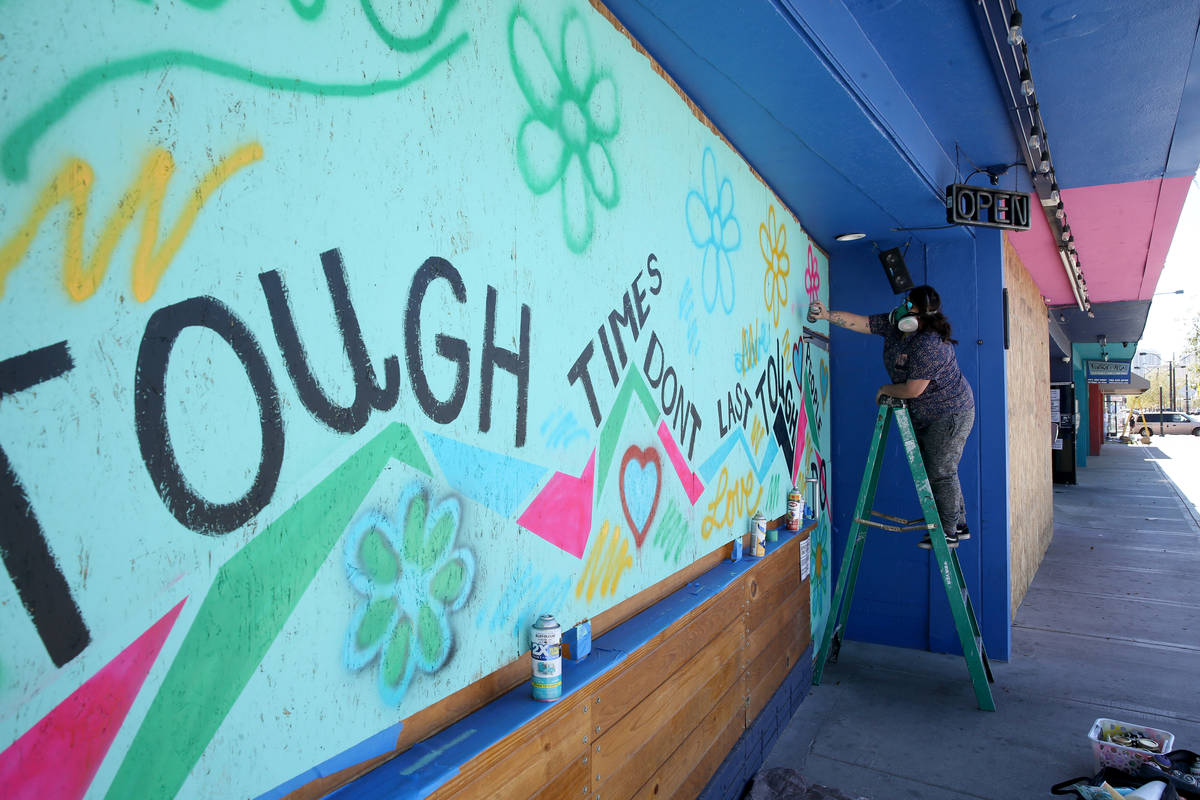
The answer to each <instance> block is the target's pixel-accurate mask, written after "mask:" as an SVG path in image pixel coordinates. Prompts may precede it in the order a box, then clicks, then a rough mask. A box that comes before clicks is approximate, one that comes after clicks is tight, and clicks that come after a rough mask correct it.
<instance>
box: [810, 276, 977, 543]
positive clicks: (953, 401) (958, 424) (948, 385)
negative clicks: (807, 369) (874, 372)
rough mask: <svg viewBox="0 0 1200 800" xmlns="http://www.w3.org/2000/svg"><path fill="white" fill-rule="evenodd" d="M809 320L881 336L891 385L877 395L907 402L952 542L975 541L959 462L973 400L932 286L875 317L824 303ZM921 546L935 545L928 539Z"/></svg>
mask: <svg viewBox="0 0 1200 800" xmlns="http://www.w3.org/2000/svg"><path fill="white" fill-rule="evenodd" d="M809 317H810V318H814V319H827V320H829V321H830V322H831V323H833V324H834V325H837V326H838V327H841V328H846V329H847V330H851V331H858V332H859V333H874V334H876V335H878V336H882V337H883V366H884V368H885V369H887V373H888V377H889V378H891V380H892V382H891V383H889V384H887V385H886V386H881V387H879V396H883V395H888V396H890V397H899V398H903V399H905V400H907V401H908V411H909V414H911V416H912V421H913V428H914V429H915V430H916V433H917V443H918V444H920V446H921V456H922V458H923V459H924V460H925V471H926V472H927V473H928V475H929V484H930V486H931V487H932V489H933V498H934V500H935V501H937V508H938V516H939V517H941V520H942V530H943V531H945V532H946V544H948V545H949V546H950V547H957V546H958V543H959V541H960V540H962V539H969V538H970V537H971V532H970V530H969V529H968V528H967V519H966V512H965V509H964V508H963V495H962V487H961V485H960V484H959V482H958V462H959V461H960V460H961V459H962V452H963V445H965V444H966V442H967V434H969V433H970V432H971V426H972V425H973V424H974V422H975V396H974V395H973V394H972V393H971V386H970V384H968V383H967V379H966V378H965V377H963V374H962V370H960V369H959V368H958V359H956V358H955V357H954V345H956V344H958V342H957V341H955V340H954V339H953V338H951V335H950V320H948V319H946V315H945V314H943V313H942V299H941V298H940V297H938V293H937V292H936V291H934V289H933V287H932V286H917V287H916V288H914V289H913V290H912V291H910V292H909V293H908V298H907V299H906V300H905V301H904V302H903V303H901V304H900V305H899V306H897V307H896V308H895V309H894V310H893V311H892V312H891V313H890V314H872V315H871V316H869V317H865V316H862V315H861V314H851V313H849V312H846V311H832V310H830V309H827V308H825V306H824V305H822V304H821V303H819V302H818V303H813V304H812V305H811V306H809ZM876 399H878V398H876ZM920 546H921V547H924V548H925V549H929V548H930V547H931V546H932V545H931V544H930V542H929V537H928V536H926V537H925V538H924V539H922V540H921V545H920Z"/></svg>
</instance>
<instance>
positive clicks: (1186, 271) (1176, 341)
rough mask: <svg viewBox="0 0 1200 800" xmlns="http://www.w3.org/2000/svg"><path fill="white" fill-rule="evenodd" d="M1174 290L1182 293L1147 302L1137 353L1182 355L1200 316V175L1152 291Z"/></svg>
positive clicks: (1187, 201) (1184, 207)
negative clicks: (1146, 314)
mask: <svg viewBox="0 0 1200 800" xmlns="http://www.w3.org/2000/svg"><path fill="white" fill-rule="evenodd" d="M1177 289H1183V294H1157V295H1156V296H1155V297H1154V299H1153V301H1152V302H1151V303H1150V316H1149V317H1147V319H1146V330H1145V332H1144V333H1143V334H1142V339H1141V341H1140V342H1139V344H1138V352H1142V351H1146V350H1153V351H1156V352H1157V353H1158V354H1159V355H1160V356H1162V357H1163V358H1164V359H1169V358H1170V357H1171V354H1172V353H1177V354H1182V353H1183V350H1184V348H1185V347H1186V346H1187V335H1188V332H1189V331H1190V330H1191V327H1192V325H1191V323H1192V320H1193V319H1194V318H1195V316H1196V315H1197V314H1200V176H1198V177H1197V178H1195V179H1193V180H1192V186H1191V189H1190V190H1189V191H1188V196H1187V200H1186V201H1184V204H1183V212H1182V213H1181V214H1180V215H1179V225H1178V227H1176V229H1175V238H1174V239H1173V240H1172V241H1171V249H1170V250H1169V251H1168V252H1167V261H1166V265H1165V266H1164V267H1163V271H1162V277H1160V278H1159V279H1158V288H1157V289H1155V292H1156V293H1158V292H1173V291H1175V290H1177Z"/></svg>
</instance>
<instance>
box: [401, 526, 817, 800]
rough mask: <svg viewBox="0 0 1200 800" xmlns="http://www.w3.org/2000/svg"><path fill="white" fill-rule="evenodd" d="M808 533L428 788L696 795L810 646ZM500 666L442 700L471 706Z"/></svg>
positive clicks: (457, 794) (500, 677)
mask: <svg viewBox="0 0 1200 800" xmlns="http://www.w3.org/2000/svg"><path fill="white" fill-rule="evenodd" d="M806 543H807V538H804V537H803V536H802V535H801V536H796V537H794V538H792V539H791V540H789V541H787V542H785V543H784V544H783V545H782V546H781V547H780V548H779V549H778V550H776V551H774V552H773V553H771V555H770V556H768V557H766V558H764V559H763V560H762V561H759V562H757V563H754V562H751V564H752V566H750V568H749V569H748V570H747V571H746V572H745V573H744V574H742V575H741V576H740V577H738V578H737V579H736V580H734V581H733V582H731V583H730V584H729V585H728V586H727V587H726V588H725V589H723V590H722V591H721V592H720V593H718V594H717V595H716V596H715V597H712V598H710V599H709V600H707V601H706V602H704V603H702V604H701V605H699V606H697V607H696V608H694V609H692V610H691V611H689V612H688V613H687V614H684V615H683V616H681V617H680V618H679V619H677V620H674V621H673V622H671V624H670V625H668V626H667V627H666V628H665V629H664V630H663V631H662V632H660V633H659V634H657V635H656V636H654V637H652V638H651V639H650V640H649V641H648V642H646V643H645V644H644V645H642V646H641V647H639V648H638V649H637V650H636V651H635V652H633V653H631V654H629V656H627V657H626V658H625V659H624V660H623V661H622V662H621V663H620V664H619V665H618V666H616V667H614V668H613V669H611V670H610V671H608V672H606V673H605V674H604V675H602V676H601V677H599V678H597V679H596V680H595V681H593V682H592V684H590V685H588V686H584V687H581V688H580V690H579V691H577V692H575V693H573V694H571V695H570V696H568V697H567V698H564V699H563V700H562V701H560V702H559V703H557V704H555V705H553V706H549V707H548V708H547V710H546V711H545V713H542V714H540V715H538V716H537V717H536V718H535V719H534V720H533V721H531V722H530V723H528V724H527V725H525V726H524V727H523V728H521V729H520V730H518V731H516V732H515V733H513V734H512V735H510V736H508V737H507V738H506V739H504V740H503V741H501V742H499V743H497V744H496V745H494V746H493V747H491V748H489V749H488V750H486V751H484V752H483V753H480V754H479V755H478V756H476V757H475V758H474V759H472V760H470V761H469V762H467V763H466V764H464V765H463V767H462V768H461V769H460V770H459V773H458V774H457V775H456V776H455V777H454V778H452V779H451V780H450V781H449V782H448V783H446V784H445V785H444V786H442V787H441V788H440V789H439V790H438V791H437V792H436V793H434V795H433V797H435V798H438V799H439V800H465V799H466V798H473V797H488V798H494V797H496V798H528V797H537V798H544V799H545V800H550V798H570V797H580V798H597V797H600V798H603V800H625V798H631V797H638V798H642V797H645V798H663V797H694V796H695V795H696V794H697V793H699V792H700V791H701V790H702V789H703V787H704V786H705V785H706V784H707V782H708V780H709V779H710V778H711V777H712V775H713V774H714V773H715V771H716V770H717V768H718V767H719V766H720V765H721V762H722V761H723V760H724V759H725V757H726V756H727V755H728V753H729V752H730V750H731V749H732V748H733V746H734V745H735V744H736V743H737V741H738V738H739V737H740V736H741V735H742V734H743V733H744V732H745V731H746V729H747V727H748V725H749V724H751V723H752V722H753V721H754V720H755V718H756V717H757V716H758V715H759V713H761V711H762V709H763V708H765V707H766V706H767V704H768V703H769V702H770V700H771V698H772V697H773V696H774V694H775V692H776V691H777V690H778V689H779V687H780V685H781V684H782V683H783V681H784V680H785V678H786V677H787V676H788V674H789V672H790V671H791V670H792V669H793V668H794V667H795V666H796V662H797V659H799V658H802V657H803V656H804V654H805V652H806V648H807V647H808V644H809V641H810V638H811V636H810V631H809V624H808V621H809V584H808V582H807V581H801V580H800V548H801V546H803V545H805V544H806ZM717 552H723V551H717ZM691 578H692V579H694V578H695V576H694V575H692V576H691ZM660 591H661V589H656V590H655V592H652V594H654V595H655V596H656V597H661V596H662V594H658V592H660ZM520 666H521V667H522V672H521V675H520V680H525V679H526V673H527V664H526V663H525V662H524V661H522V662H521V664H520ZM502 673H503V671H502ZM502 673H496V674H494V675H492V676H489V677H488V678H487V679H486V681H485V683H486V686H485V687H484V689H482V690H480V693H479V696H470V695H462V696H459V695H456V696H452V697H451V698H448V700H451V701H453V702H452V703H451V704H450V705H449V706H448V707H447V709H448V710H449V711H453V712H455V713H460V712H464V711H465V710H466V709H468V708H469V707H470V706H471V705H472V704H473V703H476V702H478V700H479V697H481V696H482V695H483V694H484V693H485V692H490V691H495V689H496V688H497V687H499V686H503V685H506V684H508V683H510V682H512V681H514V680H517V677H516V675H515V674H514V675H508V674H507V673H503V674H502ZM418 721H419V722H421V723H422V725H421V726H420V727H421V728H422V730H425V729H427V728H430V727H433V726H435V725H436V722H435V721H434V720H432V719H429V715H428V714H426V713H425V712H422V715H421V718H420V719H418ZM407 724H408V723H407V722H406V726H407Z"/></svg>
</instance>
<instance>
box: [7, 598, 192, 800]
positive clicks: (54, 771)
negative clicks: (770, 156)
mask: <svg viewBox="0 0 1200 800" xmlns="http://www.w3.org/2000/svg"><path fill="white" fill-rule="evenodd" d="M186 602H187V598H186V597H185V598H184V599H183V600H181V601H179V605H177V606H175V607H174V608H173V609H171V610H170V611H168V612H167V613H166V615H164V616H163V617H162V619H160V620H159V621H158V622H156V623H154V625H152V626H151V627H150V629H149V630H147V631H146V632H145V633H143V634H142V635H141V636H139V637H138V638H137V639H136V640H135V641H134V642H133V644H131V645H129V647H126V648H125V649H124V650H123V651H121V653H120V655H118V656H117V657H116V658H114V659H113V660H112V661H110V662H108V663H107V664H105V665H104V666H103V667H101V668H100V671H99V672H97V673H96V674H95V675H93V676H92V677H90V678H88V680H87V682H85V683H84V684H83V685H82V686H80V687H79V688H78V689H76V690H75V691H74V692H73V693H72V694H71V696H70V697H68V698H67V699H66V700H63V701H62V702H61V703H59V704H58V705H57V706H56V707H55V708H54V710H53V711H51V712H50V713H49V714H47V715H46V716H44V717H42V718H41V720H39V721H38V723H37V724H36V725H34V726H33V727H32V728H30V729H29V730H28V731H26V732H25V735H23V736H22V737H21V738H20V739H17V740H16V741H15V742H13V743H12V745H10V746H9V748H8V749H7V750H5V751H4V752H3V753H0V786H3V787H4V792H5V797H7V798H8V799H9V800H48V799H49V798H55V800H76V799H77V798H80V797H83V795H84V793H85V792H87V790H88V786H90V785H91V782H92V778H94V777H95V776H96V770H98V769H99V768H100V762H101V761H103V760H104V756H105V754H107V753H108V748H109V747H111V746H112V742H113V739H114V738H116V735H117V731H118V730H120V728H121V723H123V722H124V721H125V715H126V714H128V713H129V707H130V706H131V705H133V699H134V698H135V697H137V693H138V692H139V691H141V688H142V684H143V683H144V682H145V680H146V675H147V674H148V673H149V672H150V667H151V666H152V665H153V664H154V660H155V659H156V658H158V652H159V650H161V649H162V646H163V642H165V641H166V639H167V634H169V633H170V632H171V628H172V627H173V626H174V625H175V619H176V618H177V617H178V616H179V612H180V611H182V610H183V604H184V603H186Z"/></svg>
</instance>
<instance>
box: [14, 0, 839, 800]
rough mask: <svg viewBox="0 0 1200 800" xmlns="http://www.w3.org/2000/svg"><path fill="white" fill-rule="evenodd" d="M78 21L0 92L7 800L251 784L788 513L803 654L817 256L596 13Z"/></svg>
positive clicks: (349, 10) (431, 7)
mask: <svg viewBox="0 0 1200 800" xmlns="http://www.w3.org/2000/svg"><path fill="white" fill-rule="evenodd" d="M73 5H74V11H73V13H72V14H71V15H70V18H71V19H72V20H73V21H74V23H75V24H74V25H73V27H71V28H62V26H61V24H60V23H61V20H62V19H64V18H66V17H64V15H63V13H62V9H61V8H59V7H58V6H55V8H54V9H53V10H51V9H49V8H43V7H42V6H41V5H39V4H28V3H27V4H18V5H16V6H14V7H12V8H10V9H8V14H7V22H8V25H7V27H6V29H5V34H4V48H5V50H4V57H3V58H0V80H3V85H4V86H5V87H7V90H8V93H7V95H6V100H5V103H6V106H5V107H6V110H7V111H8V114H7V115H6V120H7V121H6V122H5V123H4V126H5V127H4V128H3V130H0V137H2V139H0V171H2V172H3V188H2V192H3V195H2V197H0V315H2V316H0V320H2V321H0V325H3V332H4V335H3V337H0V342H2V345H0V397H3V399H4V402H3V403H2V404H0V495H2V497H3V499H2V501H0V508H2V509H3V514H4V519H3V525H0V553H2V555H3V565H4V569H5V574H6V575H7V582H6V583H4V584H3V587H4V588H3V589H2V590H0V591H3V592H4V599H5V602H3V603H0V620H2V624H3V630H4V631H5V636H4V644H3V645H2V649H0V704H2V705H3V709H4V713H3V723H2V724H0V785H3V786H4V787H5V791H6V795H7V796H11V797H18V798H27V797H38V798H41V797H48V796H53V797H83V796H89V797H111V798H125V797H175V796H179V797H197V798H199V797H227V796H254V795H258V794H261V793H264V792H268V791H270V790H271V789H272V788H273V787H276V786H278V785H279V784H281V783H283V782H285V781H287V780H289V779H291V778H293V777H294V776H296V775H299V774H300V773H303V772H304V771H305V770H307V769H309V768H311V767H312V766H314V765H315V764H318V763H320V762H322V761H324V760H325V759H327V758H329V757H330V756H331V755H332V754H335V753H338V752H340V751H343V750H345V749H347V748H349V747H351V746H353V745H355V744H356V743H358V742H360V741H362V740H363V739H364V738H366V737H367V736H369V735H370V734H372V733H374V732H377V731H382V730H385V729H387V728H389V727H390V726H393V725H394V724H395V723H396V721H397V720H400V719H403V718H404V717H406V716H408V715H410V714H412V713H414V712H416V711H419V710H420V709H422V708H425V707H426V706H428V705H430V704H431V703H434V702H436V701H438V700H440V699H441V698H443V697H446V696H447V695H449V694H451V693H453V692H454V691H456V690H458V689H460V688H462V687H464V686H467V685H469V684H470V683H472V682H473V681H475V680H477V679H479V678H480V677H482V676H484V675H486V674H488V673H489V672H491V671H493V670H495V669H497V668H498V667H500V666H502V665H503V664H505V663H507V662H508V661H510V660H511V659H513V658H515V657H517V656H518V655H519V654H520V653H521V652H523V651H524V650H526V649H527V648H528V644H529V640H528V636H529V634H528V629H529V626H530V624H531V623H532V621H533V620H534V619H535V618H536V616H537V615H538V614H539V613H541V612H545V611H549V612H552V613H554V614H555V615H556V616H557V617H558V619H559V620H560V621H562V622H563V623H565V624H568V625H569V624H573V623H574V622H577V621H579V620H582V619H585V618H590V617H593V616H595V615H596V614H598V613H600V612H602V611H604V610H605V609H607V608H610V607H611V606H613V605H614V604H616V603H619V602H621V601H622V600H624V599H626V598H628V597H630V596H632V595H634V594H636V593H637V592H638V591H640V590H642V589H644V588H646V587H648V586H651V585H653V584H654V583H656V582H658V581H659V580H662V579H663V578H665V577H667V576H668V575H670V574H672V573H673V572H675V571H677V570H679V569H682V568H683V567H685V566H687V564H689V563H691V562H692V561H694V560H696V559H697V558H700V557H701V556H703V555H705V554H707V553H709V552H711V551H712V550H714V549H715V548H717V547H720V546H722V545H723V544H725V543H726V542H728V541H729V540H730V539H731V538H733V537H734V536H738V535H741V534H742V533H744V532H745V531H746V530H747V528H748V525H749V519H750V517H751V515H753V514H754V512H755V511H757V510H762V511H764V512H765V513H768V514H770V515H776V514H779V513H782V511H783V508H784V497H785V494H786V491H787V489H788V488H789V487H790V486H791V485H792V483H793V482H799V483H801V484H805V485H808V484H807V483H806V482H807V481H808V480H809V479H811V480H812V483H811V486H812V487H813V489H812V498H813V501H814V502H815V503H816V505H817V509H818V512H819V514H818V517H819V526H818V529H817V534H816V535H815V536H813V537H812V540H811V542H812V543H811V547H812V569H813V585H812V595H813V597H812V600H813V602H812V609H813V611H812V613H813V627H814V632H818V633H819V630H820V628H821V626H822V625H823V624H824V620H825V617H826V616H827V614H828V607H829V575H828V565H829V554H828V549H829V526H828V522H827V518H828V506H827V497H828V491H827V484H828V480H829V466H828V462H827V461H826V458H827V454H828V453H829V426H828V413H829V409H828V387H829V360H828V351H827V348H826V347H825V342H826V341H827V340H826V339H825V336H827V333H828V330H827V328H825V327H824V323H819V324H817V325H809V324H807V323H805V322H804V319H803V311H804V308H805V306H806V304H807V302H808V301H809V300H810V299H815V298H824V297H827V283H828V264H827V261H826V258H825V256H824V255H823V254H822V253H820V252H819V251H818V250H816V249H814V248H813V247H812V245H811V243H810V242H809V241H808V239H807V237H806V235H805V233H804V231H803V230H802V229H801V228H800V227H799V225H798V224H797V223H796V222H795V219H794V218H793V217H792V215H791V213H790V212H789V211H788V210H787V209H785V208H783V207H782V206H780V204H779V203H778V201H777V200H776V199H775V198H774V196H773V195H772V194H771V193H770V192H769V191H767V190H766V189H765V188H764V187H763V186H762V184H761V183H760V182H759V181H758V180H757V179H756V178H755V177H754V175H753V174H752V173H751V172H750V170H749V169H748V168H747V166H746V165H745V164H744V163H743V162H742V161H741V160H740V159H739V158H738V157H737V156H736V154H735V153H734V152H732V151H731V150H730V149H729V148H728V147H727V146H726V145H725V144H724V142H723V141H722V140H721V139H720V138H719V137H718V136H716V135H715V134H714V133H713V132H712V131H711V130H710V129H709V128H708V127H707V126H706V125H705V124H703V123H702V122H700V121H699V120H697V119H696V118H695V116H694V115H693V114H692V112H691V111H690V110H689V108H688V106H687V105H686V103H684V101H683V100H682V99H681V98H680V97H679V96H678V95H677V94H676V93H675V91H674V90H673V89H672V88H671V87H670V86H669V85H668V84H667V83H666V82H665V81H663V79H662V78H661V77H660V76H659V75H658V74H657V72H655V70H654V69H653V67H652V66H651V65H650V63H649V62H648V61H647V60H646V59H645V57H644V56H642V55H640V54H639V53H638V52H637V51H636V50H635V49H634V48H633V47H632V46H631V44H630V43H629V41H628V40H627V39H626V38H625V37H624V35H623V34H622V33H620V32H619V31H618V30H617V29H616V28H614V26H613V24H612V23H611V22H610V21H609V20H608V19H606V18H605V16H604V15H602V14H600V13H598V12H597V11H596V10H595V9H594V8H593V7H592V6H590V5H588V4H586V3H582V2H579V3H573V2H568V3H563V4H559V3H553V4H534V3H528V4H523V5H522V4H512V3H506V2H484V3H478V4H473V5H472V6H471V7H469V8H468V7H467V6H464V5H462V4H459V3H456V2H454V1H453V0H443V1H442V2H436V0H431V2H428V3H423V4H414V5H410V4H392V5H389V6H386V7H385V6H384V5H383V4H380V3H376V2H372V1H371V0H363V2H362V3H361V6H360V5H359V4H355V5H354V6H353V7H350V6H344V7H341V6H338V7H335V6H334V5H332V4H328V5H327V4H325V3H323V2H313V3H299V2H293V3H290V4H288V3H278V2H270V3H268V2H263V0H250V1H249V2H239V3H220V2H216V3H214V2H204V3H201V2H187V3H174V4H163V5H158V6H156V5H154V4H150V3H146V2H139V1H138V0H119V1H118V2H116V3H110V4H105V5H103V6H96V5H95V4H90V3H82V2H77V3H74V4H73ZM48 25H52V26H54V29H55V30H56V31H61V32H62V33H61V36H60V37H59V38H55V39H53V40H47V39H46V37H45V36H44V35H43V32H44V31H45V30H46V29H47V27H46V26H48ZM97 42H103V43H104V48H103V49H101V50H98V49H97V48H96V43H97ZM364 43H365V46H364ZM755 231H757V232H758V243H759V247H758V248H754V247H753V245H752V237H753V235H754V232H755ZM748 237H749V238H750V241H747V238H748ZM318 731H319V735H316V733H317V732H318ZM281 741H286V742H287V743H288V746H287V747H286V748H284V747H279V746H278V743H279V742H281Z"/></svg>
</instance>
